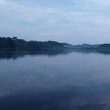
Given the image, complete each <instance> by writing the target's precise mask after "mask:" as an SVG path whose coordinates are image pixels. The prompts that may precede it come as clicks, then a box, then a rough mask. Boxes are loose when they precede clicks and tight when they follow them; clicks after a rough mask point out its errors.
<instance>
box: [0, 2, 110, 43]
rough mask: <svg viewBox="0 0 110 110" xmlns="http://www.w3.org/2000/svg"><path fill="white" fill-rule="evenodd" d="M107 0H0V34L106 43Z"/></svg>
mask: <svg viewBox="0 0 110 110" xmlns="http://www.w3.org/2000/svg"><path fill="white" fill-rule="evenodd" d="M109 28H110V1H109V0H0V36H12V37H13V36H16V37H19V38H23V39H26V40H31V39H33V40H41V41H45V40H46V41H47V40H55V41H59V42H68V43H72V44H82V43H93V44H94V43H107V42H108V43H109V42H110V29H109Z"/></svg>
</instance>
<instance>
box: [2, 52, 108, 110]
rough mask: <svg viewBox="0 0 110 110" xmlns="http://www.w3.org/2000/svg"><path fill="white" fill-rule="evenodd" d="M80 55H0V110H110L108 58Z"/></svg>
mask: <svg viewBox="0 0 110 110" xmlns="http://www.w3.org/2000/svg"><path fill="white" fill-rule="evenodd" d="M80 52H81V51H80ZM80 52H77V51H76V52H72V53H71V52H70V54H67V53H69V52H65V54H66V55H63V54H62V53H61V54H60V53H57V54H49V55H50V56H51V55H56V57H50V56H47V55H48V54H47V53H46V54H44V53H35V54H33V53H32V54H30V55H29V56H27V54H29V53H27V52H24V53H23V52H18V53H17V52H15V51H8V52H7V53H6V51H4V52H0V54H1V55H0V56H1V59H3V60H0V110H109V109H110V67H109V65H110V61H109V59H110V56H109V55H105V54H103V55H102V54H96V53H95V52H94V54H82V53H80ZM83 53H85V52H83ZM87 53H88V52H87ZM32 55H35V56H34V57H32ZM4 56H5V57H4ZM7 56H8V58H9V59H12V58H18V59H16V60H6V58H7ZM16 56H17V57H16ZM19 57H22V59H20V58H19ZM4 59H5V60H4Z"/></svg>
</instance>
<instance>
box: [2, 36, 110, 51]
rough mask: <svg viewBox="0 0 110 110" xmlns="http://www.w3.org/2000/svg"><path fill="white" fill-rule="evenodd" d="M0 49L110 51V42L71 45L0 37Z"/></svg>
mask: <svg viewBox="0 0 110 110" xmlns="http://www.w3.org/2000/svg"><path fill="white" fill-rule="evenodd" d="M0 49H11V50H27V51H30V50H35V51H65V50H69V51H98V52H100V51H101V52H102V51H103V52H107V53H108V52H110V44H96V45H90V44H82V45H70V44H68V43H59V42H56V41H44V42H42V41H33V40H31V41H26V40H24V39H18V38H17V37H13V38H11V37H0Z"/></svg>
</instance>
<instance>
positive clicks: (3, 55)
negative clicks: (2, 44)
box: [0, 49, 110, 60]
mask: <svg viewBox="0 0 110 110" xmlns="http://www.w3.org/2000/svg"><path fill="white" fill-rule="evenodd" d="M72 52H77V53H83V54H89V53H94V54H96V53H98V54H104V55H109V54H110V51H108V50H106V49H102V50H101V49H98V50H96V49H68V50H58V51H52V50H51V51H15V50H0V59H7V60H8V59H13V60H15V59H17V58H20V57H25V56H26V55H31V56H32V55H45V56H57V55H61V54H62V55H67V54H69V53H72Z"/></svg>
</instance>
